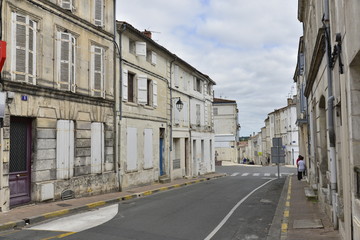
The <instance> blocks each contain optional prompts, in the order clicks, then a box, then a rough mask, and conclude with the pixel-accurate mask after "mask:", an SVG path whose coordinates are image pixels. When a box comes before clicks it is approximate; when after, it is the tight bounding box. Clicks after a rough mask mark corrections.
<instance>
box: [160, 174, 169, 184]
mask: <svg viewBox="0 0 360 240" xmlns="http://www.w3.org/2000/svg"><path fill="white" fill-rule="evenodd" d="M169 182H171V179H170V178H169V176H168V175H162V176H160V177H159V183H169Z"/></svg>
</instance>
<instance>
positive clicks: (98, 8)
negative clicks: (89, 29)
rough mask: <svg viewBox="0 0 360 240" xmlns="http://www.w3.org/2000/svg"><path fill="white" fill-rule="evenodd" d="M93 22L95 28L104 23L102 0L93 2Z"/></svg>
mask: <svg viewBox="0 0 360 240" xmlns="http://www.w3.org/2000/svg"><path fill="white" fill-rule="evenodd" d="M94 6H95V7H94V11H95V12H94V16H95V18H94V20H95V25H96V26H103V25H104V23H103V21H104V4H103V0H94Z"/></svg>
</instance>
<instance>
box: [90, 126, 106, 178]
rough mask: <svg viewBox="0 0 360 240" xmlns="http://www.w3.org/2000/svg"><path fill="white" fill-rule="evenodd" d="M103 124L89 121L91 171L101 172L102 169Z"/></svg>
mask: <svg viewBox="0 0 360 240" xmlns="http://www.w3.org/2000/svg"><path fill="white" fill-rule="evenodd" d="M104 145H105V142H104V124H103V123H99V122H94V123H91V173H101V172H102V170H103V169H104V168H103V166H104V158H105V157H104V152H105V146H104Z"/></svg>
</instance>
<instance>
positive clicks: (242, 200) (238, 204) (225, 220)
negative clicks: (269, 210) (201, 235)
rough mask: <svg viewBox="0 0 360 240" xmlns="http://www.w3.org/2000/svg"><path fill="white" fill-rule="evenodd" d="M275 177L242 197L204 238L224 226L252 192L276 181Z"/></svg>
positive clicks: (209, 237)
mask: <svg viewBox="0 0 360 240" xmlns="http://www.w3.org/2000/svg"><path fill="white" fill-rule="evenodd" d="M274 180H275V178H274V179H271V180H269V181H267V182H265V183H264V184H262V185H260V186H259V187H257V188H255V189H254V190H252V191H251V192H250V193H249V194H248V195H246V196H245V197H244V198H243V199H241V200H240V201H239V202H238V203H237V204H236V205H235V206H234V207H233V208H232V209H231V210H230V212H229V213H228V214H227V215H226V216H225V218H224V219H223V220H222V221H221V222H220V223H219V225H217V226H216V228H215V229H214V230H213V231H212V232H211V233H210V234H209V235H208V236H207V237H206V238H205V239H204V240H210V239H211V238H212V237H213V236H214V235H215V234H216V233H217V232H218V231H219V230H220V228H221V227H222V226H224V224H225V223H226V222H227V220H228V219H229V218H230V217H231V215H232V214H233V213H234V212H235V210H236V209H237V208H238V207H239V206H240V205H241V204H242V203H243V202H244V201H245V200H246V199H247V198H248V197H250V196H251V194H253V193H254V192H256V191H257V190H259V189H260V188H262V187H263V186H265V185H266V184H268V183H270V182H271V181H274Z"/></svg>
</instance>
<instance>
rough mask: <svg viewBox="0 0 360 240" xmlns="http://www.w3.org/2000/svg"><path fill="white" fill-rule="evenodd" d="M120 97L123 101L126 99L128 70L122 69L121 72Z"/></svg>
mask: <svg viewBox="0 0 360 240" xmlns="http://www.w3.org/2000/svg"><path fill="white" fill-rule="evenodd" d="M121 80H122V84H123V86H122V98H123V101H127V100H128V70H127V69H124V70H123V73H122V79H121Z"/></svg>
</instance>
